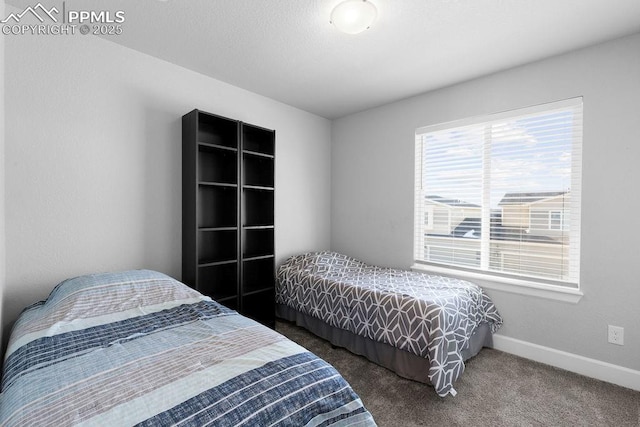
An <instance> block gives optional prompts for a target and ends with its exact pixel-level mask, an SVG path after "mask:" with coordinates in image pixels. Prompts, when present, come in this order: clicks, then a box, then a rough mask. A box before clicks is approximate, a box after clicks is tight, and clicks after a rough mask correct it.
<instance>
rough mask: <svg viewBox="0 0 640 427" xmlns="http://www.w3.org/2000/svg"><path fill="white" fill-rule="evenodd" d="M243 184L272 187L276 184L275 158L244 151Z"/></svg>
mask: <svg viewBox="0 0 640 427" xmlns="http://www.w3.org/2000/svg"><path fill="white" fill-rule="evenodd" d="M242 161H243V165H242V171H243V175H244V176H243V181H242V182H243V184H244V185H251V186H256V187H271V188H273V184H274V168H273V162H274V161H273V158H272V157H264V156H256V155H253V154H249V153H244V154H243V156H242Z"/></svg>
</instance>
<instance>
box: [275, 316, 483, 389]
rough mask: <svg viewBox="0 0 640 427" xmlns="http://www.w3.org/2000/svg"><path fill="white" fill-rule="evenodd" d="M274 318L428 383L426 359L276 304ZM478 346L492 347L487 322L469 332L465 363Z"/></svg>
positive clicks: (399, 373) (480, 347)
mask: <svg viewBox="0 0 640 427" xmlns="http://www.w3.org/2000/svg"><path fill="white" fill-rule="evenodd" d="M276 316H277V317H279V318H281V319H285V320H288V321H290V322H295V324H296V325H298V326H301V327H303V328H305V329H307V330H308V331H310V332H312V333H313V334H315V335H317V336H319V337H320V338H323V339H325V340H327V341H329V342H330V343H331V344H332V345H334V346H336V347H344V348H346V349H347V350H349V351H350V352H352V353H354V354H357V355H360V356H364V357H366V358H367V359H369V360H370V361H372V362H373V363H375V364H377V365H380V366H383V367H385V368H387V369H391V370H392V371H394V372H395V373H396V374H398V375H399V376H401V377H403V378H408V379H410V380H415V381H419V382H421V383H425V384H431V383H430V381H429V368H430V365H429V360H428V359H425V358H423V357H420V356H417V355H415V354H413V353H409V352H408V351H406V350H401V349H398V348H395V347H393V346H391V345H389V344H385V343H381V342H377V341H374V340H372V339H370V338H366V337H362V336H360V335H356V334H354V333H353V332H351V331H347V330H345V329H340V328H335V327H333V326H331V325H328V324H327V323H325V322H323V321H322V320H320V319H318V318H315V317H313V316H310V315H308V314H305V313H301V312H299V311H297V310H295V309H293V308H291V307H289V306H287V305H284V304H276ZM482 347H493V336H492V334H491V329H490V327H489V324H488V323H482V324H481V325H480V326H478V328H477V329H476V330H475V331H474V332H473V335H472V336H471V338H470V340H469V345H468V346H467V348H465V349H463V350H462V357H463V359H464V360H467V359H469V358H471V357H473V356H475V355H476V354H478V352H480V350H481V349H482Z"/></svg>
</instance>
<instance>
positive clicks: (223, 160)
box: [198, 144, 238, 184]
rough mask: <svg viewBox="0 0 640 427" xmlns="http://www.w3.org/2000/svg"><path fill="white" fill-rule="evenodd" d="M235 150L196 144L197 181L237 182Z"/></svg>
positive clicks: (236, 154)
mask: <svg viewBox="0 0 640 427" xmlns="http://www.w3.org/2000/svg"><path fill="white" fill-rule="evenodd" d="M237 156H238V153H237V151H231V150H226V149H223V148H218V147H215V146H209V145H203V144H200V145H198V181H202V182H219V183H226V184H237V183H238V162H237V158H238V157H237Z"/></svg>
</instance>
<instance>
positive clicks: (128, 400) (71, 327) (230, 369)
mask: <svg viewBox="0 0 640 427" xmlns="http://www.w3.org/2000/svg"><path fill="white" fill-rule="evenodd" d="M0 425H2V426H47V425H50V426H64V425H99V426H127V425H142V426H159V425H179V426H183V425H184V426H206V425H211V426H235V425H245V426H268V425H274V426H276V425H278V426H305V425H307V426H329V425H332V426H373V425H375V422H374V421H373V418H372V417H371V414H370V413H369V412H368V411H367V410H366V409H365V408H364V406H363V404H362V402H361V400H360V398H359V397H358V396H357V394H356V393H355V392H354V391H353V390H352V389H351V387H350V386H349V384H348V383H347V382H346V381H345V380H344V378H342V376H340V374H339V373H338V372H337V371H336V370H335V369H334V368H333V367H332V366H331V365H329V364H328V363H326V362H325V361H323V360H322V359H320V358H318V357H316V356H315V355H313V354H312V353H310V352H308V351H307V350H306V349H304V348H303V347H300V346H299V345H297V344H295V343H294V342H292V341H290V340H288V339H287V338H285V337H283V336H282V335H280V334H278V333H277V332H275V331H273V330H271V329H269V328H267V327H265V326H262V325H260V324H259V323H257V322H254V321H252V320H250V319H248V318H246V317H244V316H241V315H239V314H238V313H236V312H235V311H233V310H230V309H228V308H226V307H224V306H222V305H220V304H218V303H217V302H215V301H212V300H211V299H210V298H208V297H205V296H203V295H201V294H200V293H198V292H196V291H195V290H193V289H191V288H189V287H187V286H186V285H184V284H182V283H180V282H178V281H176V280H174V279H172V278H170V277H168V276H166V275H164V274H161V273H158V272H153V271H148V270H136V271H128V272H123V273H112V274H96V275H89V276H82V277H78V278H74V279H70V280H67V281H64V282H62V283H61V284H59V285H58V286H56V287H55V288H54V290H53V291H52V293H51V295H50V296H49V298H47V300H46V301H41V302H39V303H36V304H34V305H32V306H30V307H28V308H27V309H25V310H24V312H23V313H22V314H21V316H20V317H19V319H18V320H17V322H16V324H15V326H14V328H13V331H12V334H11V338H10V341H9V345H8V348H7V352H6V356H5V361H4V369H3V376H2V392H1V393H0Z"/></svg>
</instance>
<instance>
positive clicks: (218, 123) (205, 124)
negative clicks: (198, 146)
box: [196, 112, 238, 149]
mask: <svg viewBox="0 0 640 427" xmlns="http://www.w3.org/2000/svg"><path fill="white" fill-rule="evenodd" d="M196 138H197V140H198V142H205V143H207V144H215V145H222V146H224V147H231V148H236V149H237V148H238V122H237V121H236V120H230V119H226V118H224V117H219V116H215V115H212V114H207V113H203V112H200V114H198V133H197V136H196Z"/></svg>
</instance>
